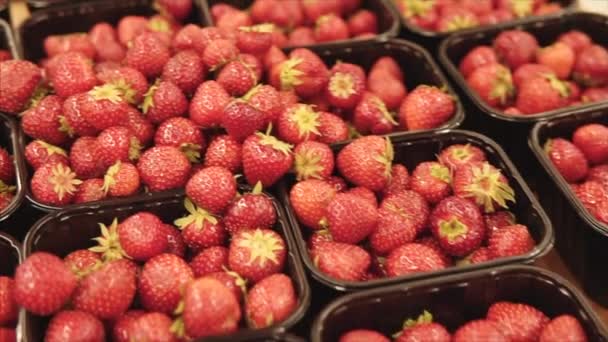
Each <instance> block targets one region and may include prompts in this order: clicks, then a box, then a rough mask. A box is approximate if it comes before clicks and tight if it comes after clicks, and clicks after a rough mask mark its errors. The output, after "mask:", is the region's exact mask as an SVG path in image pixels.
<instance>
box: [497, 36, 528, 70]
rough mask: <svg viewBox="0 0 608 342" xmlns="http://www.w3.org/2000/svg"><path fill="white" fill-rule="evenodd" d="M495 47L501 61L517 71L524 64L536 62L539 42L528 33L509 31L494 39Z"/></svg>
mask: <svg viewBox="0 0 608 342" xmlns="http://www.w3.org/2000/svg"><path fill="white" fill-rule="evenodd" d="M493 47H494V51H495V52H496V54H497V55H498V58H499V59H500V60H501V61H503V62H504V63H505V64H507V66H509V67H510V68H511V69H517V67H519V66H520V65H522V64H526V63H532V62H533V61H534V57H535V55H536V50H538V41H537V40H536V38H535V37H534V36H533V35H531V34H530V33H528V32H525V31H521V30H507V31H502V32H501V33H500V34H499V35H498V36H497V37H496V39H494V44H493Z"/></svg>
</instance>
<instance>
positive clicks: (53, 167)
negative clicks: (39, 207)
mask: <svg viewBox="0 0 608 342" xmlns="http://www.w3.org/2000/svg"><path fill="white" fill-rule="evenodd" d="M81 183H82V181H81V180H79V179H77V178H76V174H75V173H74V172H73V171H72V169H70V167H69V166H67V165H66V164H63V163H52V164H44V165H42V166H41V167H40V168H38V169H37V170H36V171H35V172H34V175H33V176H32V180H31V183H30V188H31V191H32V195H33V196H34V199H36V200H37V201H40V202H41V203H44V204H48V205H56V206H62V205H66V204H70V203H71V202H72V200H73V199H74V194H75V193H76V191H77V189H78V186H79V185H80V184H81Z"/></svg>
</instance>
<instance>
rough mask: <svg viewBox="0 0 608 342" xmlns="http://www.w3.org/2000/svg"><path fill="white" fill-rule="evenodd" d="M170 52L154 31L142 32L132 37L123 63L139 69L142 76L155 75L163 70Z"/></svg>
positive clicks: (149, 76)
mask: <svg viewBox="0 0 608 342" xmlns="http://www.w3.org/2000/svg"><path fill="white" fill-rule="evenodd" d="M170 58H171V54H170V52H169V48H168V47H167V46H166V45H165V44H164V43H163V42H162V41H161V40H160V39H159V38H158V36H157V35H156V34H154V33H148V32H146V33H142V34H140V35H138V36H137V37H135V38H134V39H133V42H132V45H130V48H129V50H127V56H126V57H125V61H124V62H125V64H126V65H127V66H130V67H132V68H133V69H136V70H139V71H140V72H141V73H142V74H144V76H146V77H148V78H151V77H157V76H159V75H160V74H161V73H162V72H163V67H164V66H165V64H167V62H168V61H169V59H170Z"/></svg>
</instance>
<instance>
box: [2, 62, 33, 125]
mask: <svg viewBox="0 0 608 342" xmlns="http://www.w3.org/2000/svg"><path fill="white" fill-rule="evenodd" d="M17 76H18V77H17ZM0 79H2V80H3V81H2V83H1V84H0V93H2V97H1V98H0V111H2V112H7V113H12V114H17V113H19V112H21V111H22V110H23V109H25V108H26V106H27V104H28V101H29V100H30V98H31V97H32V95H34V91H35V90H36V87H38V84H39V83H40V81H41V80H42V73H41V72H40V69H39V68H38V67H37V66H36V65H35V64H33V63H31V62H28V61H22V60H10V61H4V62H0Z"/></svg>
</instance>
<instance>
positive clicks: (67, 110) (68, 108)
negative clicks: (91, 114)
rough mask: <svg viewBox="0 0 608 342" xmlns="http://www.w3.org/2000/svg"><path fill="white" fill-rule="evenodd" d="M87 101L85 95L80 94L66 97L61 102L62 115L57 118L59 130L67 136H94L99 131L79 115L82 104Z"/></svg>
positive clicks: (87, 98) (87, 96)
mask: <svg viewBox="0 0 608 342" xmlns="http://www.w3.org/2000/svg"><path fill="white" fill-rule="evenodd" d="M88 100H89V95H88V94H87V93H81V94H77V95H72V96H70V97H68V98H67V99H66V100H65V101H64V102H63V115H62V116H59V123H60V124H61V126H60V128H59V129H60V130H61V131H63V132H65V133H66V134H67V135H68V136H70V137H74V136H80V137H85V136H96V135H97V134H98V133H99V131H100V130H99V129H97V128H95V127H94V126H92V125H91V124H89V123H88V122H87V120H86V119H85V117H84V116H83V115H82V113H81V110H80V109H81V108H82V103H85V102H86V101H88Z"/></svg>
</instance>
